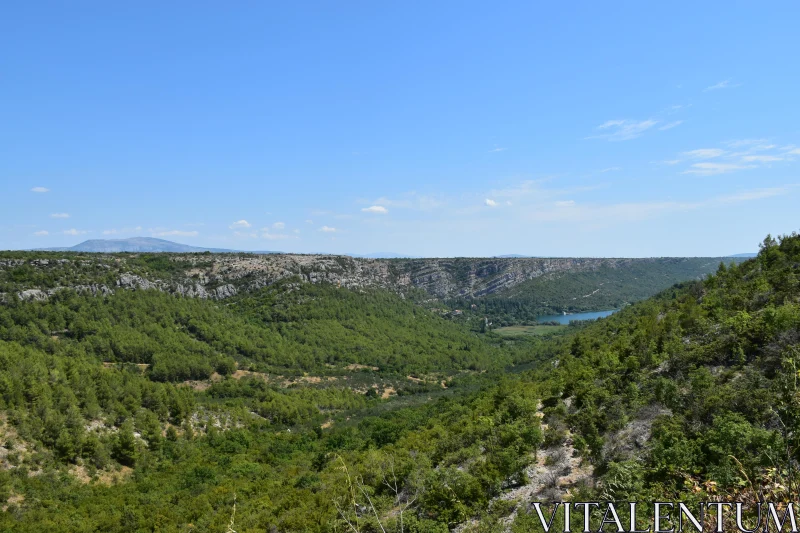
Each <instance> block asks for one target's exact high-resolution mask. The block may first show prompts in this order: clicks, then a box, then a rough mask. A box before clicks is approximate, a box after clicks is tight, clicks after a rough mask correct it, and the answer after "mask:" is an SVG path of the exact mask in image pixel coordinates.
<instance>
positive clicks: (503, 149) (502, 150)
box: [489, 148, 508, 153]
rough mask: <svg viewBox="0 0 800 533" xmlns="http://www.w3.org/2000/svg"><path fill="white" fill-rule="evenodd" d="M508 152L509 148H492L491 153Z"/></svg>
mask: <svg viewBox="0 0 800 533" xmlns="http://www.w3.org/2000/svg"><path fill="white" fill-rule="evenodd" d="M506 150H508V148H492V149H491V150H489V153H492V152H504V151H506Z"/></svg>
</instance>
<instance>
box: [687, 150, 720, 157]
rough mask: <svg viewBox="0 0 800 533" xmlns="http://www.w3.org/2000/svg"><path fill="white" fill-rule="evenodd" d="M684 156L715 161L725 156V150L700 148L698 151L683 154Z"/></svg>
mask: <svg viewBox="0 0 800 533" xmlns="http://www.w3.org/2000/svg"><path fill="white" fill-rule="evenodd" d="M683 155H685V156H686V157H690V158H692V159H713V158H715V157H720V156H722V155H725V150H721V149H719V148H699V149H697V150H690V151H688V152H683Z"/></svg>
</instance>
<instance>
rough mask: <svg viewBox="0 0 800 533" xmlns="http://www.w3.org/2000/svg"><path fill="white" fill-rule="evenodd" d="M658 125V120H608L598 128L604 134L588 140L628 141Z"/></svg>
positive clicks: (593, 136)
mask: <svg viewBox="0 0 800 533" xmlns="http://www.w3.org/2000/svg"><path fill="white" fill-rule="evenodd" d="M656 124H658V121H657V120H653V119H647V120H608V121H606V122H604V123H603V124H600V125H599V126H597V128H596V129H597V130H598V131H600V132H602V133H598V134H597V135H592V136H590V137H587V139H606V140H608V141H628V140H631V139H635V138H637V137H639V136H641V135H642V134H643V133H644V132H645V131H647V130H649V129H650V128H652V127H653V126H655V125H656Z"/></svg>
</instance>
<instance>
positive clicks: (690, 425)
mask: <svg viewBox="0 0 800 533" xmlns="http://www.w3.org/2000/svg"><path fill="white" fill-rule="evenodd" d="M799 274H800V237H798V236H796V235H792V236H788V237H784V238H781V239H779V240H777V241H775V240H773V239H771V238H768V239H766V240H765V241H764V243H763V244H762V247H761V251H760V253H759V255H758V257H756V258H754V259H752V260H749V261H746V262H744V263H742V264H740V265H732V266H724V265H723V266H720V267H719V269H718V272H717V274H715V275H714V276H711V277H710V278H708V279H706V280H703V281H692V282H687V283H683V284H679V285H676V286H674V287H671V288H669V289H667V290H666V291H664V292H662V293H661V294H659V295H658V296H657V297H654V298H651V299H649V300H646V301H642V302H639V303H635V304H633V305H631V306H628V307H626V308H624V309H623V310H622V311H620V312H619V313H617V314H615V315H613V316H611V317H608V318H606V319H603V320H600V321H598V322H596V323H593V324H590V325H588V326H581V327H571V328H567V329H566V330H565V331H566V332H567V333H566V334H564V335H559V336H555V337H552V338H547V339H540V338H529V339H520V338H517V337H515V338H513V339H511V340H508V339H504V338H502V337H499V336H497V335H495V334H493V333H488V334H486V335H476V334H475V333H472V332H470V331H468V330H467V329H466V327H465V326H463V325H461V324H459V323H456V322H450V321H448V320H445V319H442V318H439V317H438V316H436V315H435V314H433V313H431V312H429V311H425V310H424V309H423V308H421V307H419V306H416V305H415V304H414V303H413V302H412V301H409V299H405V300H404V299H402V298H400V297H399V296H396V295H394V294H391V293H387V292H381V291H379V290H364V291H363V292H358V291H345V290H343V289H338V288H336V287H334V286H332V285H325V284H322V285H309V284H305V285H303V284H297V283H294V282H292V281H291V280H286V282H285V283H282V284H278V285H275V286H273V287H271V288H268V289H264V290H261V291H259V292H256V293H253V294H250V295H246V296H244V295H239V296H237V297H235V298H229V299H226V300H224V301H212V300H199V299H191V298H182V297H176V296H171V295H168V294H165V293H162V292H158V291H156V290H144V291H131V292H127V291H118V292H117V293H116V294H114V295H113V296H104V297H103V296H97V297H95V296H88V295H79V294H76V293H74V292H72V291H61V292H58V293H56V294H54V295H53V296H50V297H49V298H48V300H46V301H43V302H36V301H26V302H17V301H13V300H12V301H11V302H7V303H6V304H4V305H3V306H2V307H0V339H2V340H0V409H1V410H2V415H1V418H2V424H0V445H1V446H0V461H2V467H0V500H5V502H6V503H5V504H4V512H3V513H2V515H0V530H14V531H42V530H43V529H47V530H49V531H54V532H55V531H97V530H103V531H154V530H159V531H220V532H223V531H226V530H227V528H228V526H229V523H230V522H231V519H232V514H233V513H232V512H233V508H234V495H235V497H236V500H235V502H236V507H235V508H236V512H235V517H234V524H233V528H234V529H235V530H236V531H239V532H243V531H265V530H273V531H319V532H323V531H324V532H328V531H340V530H345V529H348V522H349V523H350V524H353V525H354V527H356V528H357V530H358V531H380V530H381V527H383V528H384V529H385V530H386V531H400V529H401V523H402V528H403V530H404V531H420V532H421V531H445V530H447V529H451V528H453V527H456V526H458V525H459V524H467V525H468V527H467V529H468V530H481V531H500V530H503V528H504V527H506V526H504V525H503V524H504V522H503V520H507V523H508V524H510V527H511V529H512V531H524V530H531V529H536V527H538V526H536V524H537V523H538V519H537V518H536V517H535V515H531V514H529V513H528V512H527V509H528V507H527V505H526V502H525V499H527V500H528V501H529V500H530V499H534V500H542V501H545V500H550V499H558V498H560V497H563V496H564V492H565V491H566V490H569V491H570V494H571V497H573V498H575V499H577V500H579V501H598V500H608V499H610V500H616V501H636V500H638V501H643V502H644V501H652V500H659V501H678V500H680V501H685V502H688V503H690V504H691V503H692V502H698V501H706V500H710V499H712V498H722V499H723V500H728V501H741V500H747V501H753V498H756V497H757V495H758V493H759V491H760V494H761V495H762V496H763V495H766V496H767V497H768V498H769V499H771V500H772V501H787V500H788V499H790V498H791V493H790V491H791V490H793V487H796V486H797V481H798V479H797V474H796V472H797V460H798V457H797V454H798V444H800V443H798V429H800V425H799V424H800V419H798V417H797V413H798V412H800V405H798V398H800V394H798V390H797V383H796V374H797V370H798V368H797V365H798V364H800V360H798V358H800V352H798V344H799V343H798V341H800V285H799V283H798V275H799ZM514 363H524V364H523V365H519V366H516V367H514V368H513V369H512V370H513V372H510V373H509V372H506V371H504V369H506V368H507V365H509V364H514ZM137 365H138V366H137ZM237 365H238V366H237ZM372 367H374V368H372ZM524 369H527V370H524ZM523 370H524V371H523ZM442 379H444V380H445V381H446V382H445V383H444V384H442V383H440V380H442ZM401 384H402V385H401ZM403 386H404V387H406V389H405V390H403V391H394V390H389V389H390V388H391V389H397V388H401V387H403ZM370 391H372V392H370ZM365 392H366V394H365ZM395 392H401V394H395ZM384 393H387V394H385V398H381V396H384ZM469 524H471V525H469Z"/></svg>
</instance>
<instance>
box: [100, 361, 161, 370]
mask: <svg viewBox="0 0 800 533" xmlns="http://www.w3.org/2000/svg"><path fill="white" fill-rule="evenodd" d="M129 365H133V366H135V367H136V368H138V369H139V371H140V372H144V371H145V370H147V369H148V368H150V364H149V363H115V362H110V361H103V366H104V367H106V368H120V369H121V368H123V367H124V366H129Z"/></svg>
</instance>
